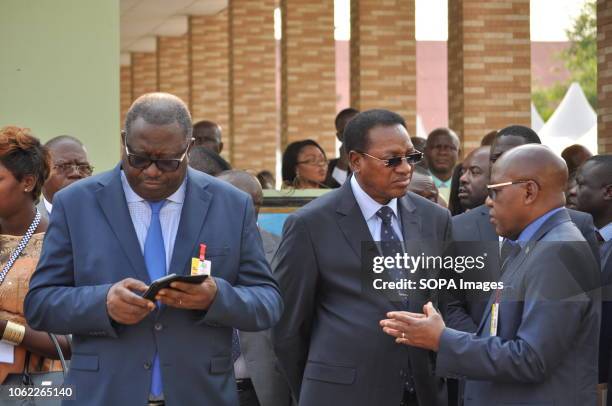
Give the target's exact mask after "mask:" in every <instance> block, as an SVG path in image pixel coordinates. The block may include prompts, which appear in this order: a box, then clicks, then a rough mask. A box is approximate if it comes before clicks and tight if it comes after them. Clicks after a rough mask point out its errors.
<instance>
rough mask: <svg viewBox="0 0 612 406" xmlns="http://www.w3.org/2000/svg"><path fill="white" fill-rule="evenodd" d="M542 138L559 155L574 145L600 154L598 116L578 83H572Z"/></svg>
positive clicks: (544, 129)
mask: <svg viewBox="0 0 612 406" xmlns="http://www.w3.org/2000/svg"><path fill="white" fill-rule="evenodd" d="M532 120H533V114H532ZM538 135H539V136H540V138H541V139H542V143H543V144H545V145H547V146H548V147H550V148H551V149H552V150H553V151H555V152H557V153H561V151H563V150H564V149H565V148H566V147H569V146H570V145H573V144H582V145H584V146H586V147H587V148H588V149H589V150H590V151H591V152H592V153H593V154H596V153H597V114H596V113H595V111H594V110H593V108H592V107H591V105H590V104H589V101H588V100H587V98H586V96H585V95H584V92H583V91H582V88H580V85H579V84H578V83H575V82H574V83H572V84H571V86H570V87H569V89H568V90H567V93H566V94H565V96H564V97H563V100H561V103H560V104H559V107H557V109H556V110H555V112H554V113H553V114H552V116H550V119H549V120H548V121H547V122H546V124H544V126H543V127H542V129H541V130H540V131H539V132H538ZM593 146H594V148H593Z"/></svg>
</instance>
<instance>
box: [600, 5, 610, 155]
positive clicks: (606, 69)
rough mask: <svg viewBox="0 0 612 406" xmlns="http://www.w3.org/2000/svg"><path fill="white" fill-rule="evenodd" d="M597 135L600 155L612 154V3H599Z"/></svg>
mask: <svg viewBox="0 0 612 406" xmlns="http://www.w3.org/2000/svg"><path fill="white" fill-rule="evenodd" d="M597 106H598V107H597V133H598V134H597V135H598V147H599V153H600V154H610V153H612V2H610V1H605V0H598V1H597Z"/></svg>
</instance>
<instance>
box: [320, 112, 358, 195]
mask: <svg viewBox="0 0 612 406" xmlns="http://www.w3.org/2000/svg"><path fill="white" fill-rule="evenodd" d="M357 114H359V110H356V109H354V108H352V107H348V108H346V109H343V110H341V111H340V112H339V113H338V114H337V115H336V120H335V121H334V125H335V127H336V138H338V141H340V142H341V143H344V128H345V127H346V125H347V123H348V122H349V121H351V120H352V119H353V117H355V116H356V115H357ZM339 155H340V157H339V158H334V159H330V160H329V163H328V165H327V176H326V177H325V182H324V183H325V185H326V186H327V187H330V188H332V189H335V188H338V187H340V186H342V185H343V184H344V182H345V181H346V180H347V179H348V177H349V176H350V174H351V168H349V162H348V152H347V151H346V149H345V148H344V144H342V145H341V146H340V151H339Z"/></svg>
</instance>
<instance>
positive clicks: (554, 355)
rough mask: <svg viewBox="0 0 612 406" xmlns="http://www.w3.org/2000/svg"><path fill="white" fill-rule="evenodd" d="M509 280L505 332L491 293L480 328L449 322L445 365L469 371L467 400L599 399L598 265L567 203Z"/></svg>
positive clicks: (443, 343)
mask: <svg viewBox="0 0 612 406" xmlns="http://www.w3.org/2000/svg"><path fill="white" fill-rule="evenodd" d="M576 241H577V242H576ZM580 241H582V242H580ZM536 242H537V243H536ZM501 281H502V282H503V283H504V289H503V290H502V291H501V296H500V299H499V303H500V304H499V316H498V317H499V322H498V328H497V336H494V337H491V336H490V333H489V326H490V319H491V314H490V313H491V310H490V309H491V304H492V303H493V301H494V300H495V299H494V297H491V299H490V300H489V303H488V305H487V308H486V311H485V314H484V316H483V319H482V321H481V322H480V324H479V326H478V328H477V330H476V334H472V333H468V332H462V331H457V330H453V329H450V328H446V329H445V330H444V332H443V334H442V337H441V339H440V347H439V351H438V356H437V373H438V374H440V375H441V376H453V377H459V378H465V379H467V382H466V388H465V398H464V401H465V405H466V406H474V405H478V406H480V405H482V406H485V405H486V406H489V405H505V404H530V405H555V406H565V405H567V406H570V405H571V406H575V405H595V403H596V398H597V393H596V384H597V364H596V360H597V350H598V337H599V322H600V316H601V308H600V292H599V289H598V286H599V275H598V265H597V261H596V260H595V258H594V257H593V256H592V253H591V251H590V248H589V247H588V245H587V244H586V242H585V241H584V239H583V237H582V235H581V234H580V231H579V230H578V229H577V228H576V226H575V225H574V224H573V223H572V222H571V219H570V216H569V214H568V213H567V211H565V210H562V211H560V212H557V213H555V214H554V215H552V216H551V217H550V218H549V219H547V220H546V221H545V223H544V224H543V225H542V226H541V227H540V229H539V230H538V231H537V232H536V234H535V235H534V236H533V237H532V239H531V240H530V242H529V243H528V244H527V245H526V246H525V247H523V249H521V251H520V253H519V254H518V255H517V256H516V257H515V258H514V259H513V260H510V262H509V264H508V265H507V267H506V269H505V271H504V273H503V274H502V276H501Z"/></svg>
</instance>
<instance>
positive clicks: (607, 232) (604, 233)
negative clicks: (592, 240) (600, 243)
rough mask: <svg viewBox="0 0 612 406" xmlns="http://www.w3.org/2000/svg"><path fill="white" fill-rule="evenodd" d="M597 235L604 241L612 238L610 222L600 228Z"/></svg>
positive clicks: (611, 224)
mask: <svg viewBox="0 0 612 406" xmlns="http://www.w3.org/2000/svg"><path fill="white" fill-rule="evenodd" d="M599 235H601V237H602V238H603V239H604V241H610V240H612V223H608V224H606V225H605V226H603V227H602V228H600V229H599Z"/></svg>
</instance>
